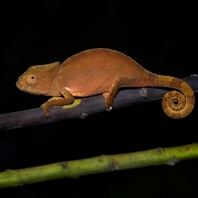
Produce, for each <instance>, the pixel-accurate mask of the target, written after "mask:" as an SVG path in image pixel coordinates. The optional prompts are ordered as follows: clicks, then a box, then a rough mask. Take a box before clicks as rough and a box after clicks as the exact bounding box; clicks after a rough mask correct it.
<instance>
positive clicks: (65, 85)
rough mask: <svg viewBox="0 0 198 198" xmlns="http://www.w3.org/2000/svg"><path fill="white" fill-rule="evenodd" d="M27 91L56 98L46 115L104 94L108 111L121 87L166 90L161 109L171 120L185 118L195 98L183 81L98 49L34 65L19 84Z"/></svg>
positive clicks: (116, 53)
mask: <svg viewBox="0 0 198 198" xmlns="http://www.w3.org/2000/svg"><path fill="white" fill-rule="evenodd" d="M16 86H17V87H18V88H19V89H20V90H22V91H25V92H28V93H31V94H37V95H46V96H53V97H52V98H51V99H49V100H48V101H47V102H45V103H44V104H43V105H42V107H43V109H44V112H45V114H46V115H48V114H49V108H50V107H52V106H63V105H66V104H71V103H73V101H74V97H75V96H76V97H86V96H92V95H97V94H103V96H104V98H105V103H106V108H107V110H111V108H112V105H113V100H114V98H115V96H116V94H117V92H118V90H119V88H121V87H167V88H173V89H176V90H177V91H176V90H173V91H170V92H168V93H166V94H165V95H164V97H163V99H162V108H163V110H164V112H165V113H166V114H167V115H168V116H169V117H171V118H175V119H180V118H184V117H186V116H187V115H189V114H190V113H191V111H192V110H193V108H194V103H195V96H194V93H193V91H192V89H191V87H190V86H189V85H188V84H187V83H186V82H184V81H182V80H180V79H178V78H175V77H171V76H163V75H157V74H154V73H151V72H149V71H148V70H146V69H144V68H143V67H142V66H141V65H139V64H138V63H137V62H136V61H134V60H133V59H131V58H130V57H128V56H127V55H125V54H123V53H120V52H118V51H115V50H111V49H106V48H96V49H90V50H85V51H82V52H80V53H78V54H76V55H73V56H71V57H70V58H68V59H66V60H65V61H64V62H63V63H62V64H60V63H59V62H54V63H50V64H45V65H36V66H31V67H29V68H28V69H27V71H26V72H24V73H23V74H22V75H21V76H20V77H19V78H18V81H17V82H16Z"/></svg>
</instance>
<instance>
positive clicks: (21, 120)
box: [0, 75, 198, 130]
mask: <svg viewBox="0 0 198 198" xmlns="http://www.w3.org/2000/svg"><path fill="white" fill-rule="evenodd" d="M183 80H184V81H185V82H187V83H188V84H189V85H190V86H191V88H192V89H193V91H194V92H198V76H197V75H191V76H190V77H187V78H184V79H183ZM166 92H167V90H166V89H159V88H136V89H134V88H133V89H127V90H120V91H119V92H118V94H117V96H116V98H115V100H114V103H113V109H117V108H122V107H126V106H131V105H136V104H140V103H145V102H151V101H156V100H160V99H161V98H162V97H163V96H164V94H165V93H166ZM102 111H106V108H105V102H104V97H103V96H102V95H97V96H92V97H87V98H82V99H78V100H75V103H74V104H72V105H66V106H64V107H53V108H51V109H50V112H49V113H50V114H49V116H48V117H46V116H45V114H44V112H43V109H42V108H35V109H29V110H25V111H19V112H13V113H6V114H1V115H0V130H9V129H15V128H22V127H28V126H38V125H43V124H50V123H53V122H58V121H61V120H66V119H73V118H84V117H86V116H88V115H91V114H95V113H98V112H102Z"/></svg>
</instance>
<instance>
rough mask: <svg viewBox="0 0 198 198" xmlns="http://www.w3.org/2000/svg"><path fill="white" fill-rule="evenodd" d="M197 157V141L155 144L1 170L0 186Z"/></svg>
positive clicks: (21, 184) (169, 163)
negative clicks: (142, 148)
mask: <svg viewBox="0 0 198 198" xmlns="http://www.w3.org/2000/svg"><path fill="white" fill-rule="evenodd" d="M196 158H198V144H196V143H194V144H189V145H184V146H178V147H172V148H156V149H152V150H148V151H141V152H134V153H127V154H119V155H108V156H107V155H101V156H98V157H93V158H88V159H82V160H74V161H65V162H58V163H54V164H49V165H44V166H37V167H33V168H25V169H19V170H6V171H4V172H1V173H0V188H6V187H11V186H23V185H26V184H31V183H36V182H43V181H47V180H54V179H60V178H77V177H80V176H82V175H88V174H93V173H102V172H110V171H115V170H124V169H132V168H139V167H145V166H152V165H162V164H164V165H172V166H173V165H175V164H176V163H177V162H179V161H183V160H189V159H196Z"/></svg>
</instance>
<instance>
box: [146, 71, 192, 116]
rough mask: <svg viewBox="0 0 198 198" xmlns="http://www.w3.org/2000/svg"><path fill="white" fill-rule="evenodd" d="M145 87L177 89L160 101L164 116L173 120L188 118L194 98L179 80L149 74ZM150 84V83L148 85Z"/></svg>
mask: <svg viewBox="0 0 198 198" xmlns="http://www.w3.org/2000/svg"><path fill="white" fill-rule="evenodd" d="M148 78H149V79H150V80H149V79H148V81H147V86H148V84H150V85H149V86H151V87H152V86H155V87H167V88H173V89H177V90H179V91H177V90H174V91H170V92H168V93H166V94H165V95H164V97H163V99H162V108H163V110H164V112H165V114H166V115H167V116H169V117H171V118H174V119H180V118H184V117H186V116H188V115H189V114H190V113H191V111H192V110H193V108H194V105H195V96H194V93H193V90H192V89H191V87H190V86H189V85H188V84H187V83H186V82H184V81H183V80H181V79H178V78H175V77H171V76H162V75H156V74H153V73H151V74H150V75H149V77H148ZM149 82H150V83H149Z"/></svg>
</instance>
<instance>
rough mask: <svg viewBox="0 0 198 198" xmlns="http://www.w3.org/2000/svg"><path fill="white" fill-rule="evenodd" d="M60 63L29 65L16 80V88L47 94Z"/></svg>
mask: <svg viewBox="0 0 198 198" xmlns="http://www.w3.org/2000/svg"><path fill="white" fill-rule="evenodd" d="M59 65H60V63H59V62H55V63H51V64H46V65H36V66H31V67H29V68H28V69H27V71H26V72H24V73H23V74H22V75H21V76H20V77H19V78H18V81H17V82H16V86H17V88H18V89H20V90H22V91H25V92H28V93H32V94H37V95H47V93H48V92H49V91H50V89H51V87H52V84H53V79H54V77H55V76H56V74H57V72H58V68H59Z"/></svg>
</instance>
